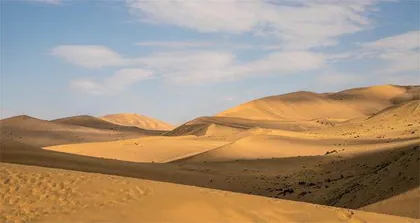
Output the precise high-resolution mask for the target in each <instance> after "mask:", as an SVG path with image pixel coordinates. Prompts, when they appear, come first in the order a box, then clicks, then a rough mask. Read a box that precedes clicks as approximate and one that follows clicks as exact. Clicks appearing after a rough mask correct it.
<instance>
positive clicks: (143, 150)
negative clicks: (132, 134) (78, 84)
mask: <svg viewBox="0 0 420 223" xmlns="http://www.w3.org/2000/svg"><path fill="white" fill-rule="evenodd" d="M226 143H228V142H225V141H215V140H200V139H198V138H197V137H194V136H187V137H171V138H166V137H159V136H156V137H145V138H138V139H129V140H119V141H112V142H99V143H98V142H97V143H83V144H70V145H58V146H52V147H46V148H44V149H47V150H54V151H59V152H66V153H72V154H79V155H86V156H93V157H101V158H108V159H118V160H125V161H133V162H156V163H163V162H169V161H172V160H176V159H181V158H184V157H188V156H192V155H195V154H198V153H202V152H205V151H207V150H209V149H213V148H215V147H219V146H221V145H224V144H226Z"/></svg>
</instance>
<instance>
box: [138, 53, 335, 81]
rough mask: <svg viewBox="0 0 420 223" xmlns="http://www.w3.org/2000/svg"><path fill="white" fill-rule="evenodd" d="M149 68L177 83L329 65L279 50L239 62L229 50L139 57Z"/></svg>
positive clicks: (313, 55) (323, 58) (316, 57)
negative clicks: (252, 59) (255, 58)
mask: <svg viewBox="0 0 420 223" xmlns="http://www.w3.org/2000/svg"><path fill="white" fill-rule="evenodd" d="M138 61H139V62H140V63H144V66H145V67H146V69H148V70H153V72H154V73H156V74H159V75H160V76H162V77H163V79H164V80H165V81H166V82H171V83H176V84H202V83H210V82H222V81H234V80H239V79H243V78H247V77H252V76H262V75H269V74H273V75H274V74H276V75H285V74H291V73H297V72H301V71H309V70H316V69H320V68H323V67H325V66H326V64H327V57H326V56H325V55H323V54H317V53H313V52H309V51H291V52H277V53H272V54H269V55H267V56H265V57H263V58H261V59H258V60H254V61H250V62H243V63H239V62H238V61H237V60H236V59H235V56H234V55H233V54H232V53H230V52H224V51H195V52H193V51H175V52H168V53H157V54H154V55H151V56H149V57H146V58H142V59H139V60H138Z"/></svg>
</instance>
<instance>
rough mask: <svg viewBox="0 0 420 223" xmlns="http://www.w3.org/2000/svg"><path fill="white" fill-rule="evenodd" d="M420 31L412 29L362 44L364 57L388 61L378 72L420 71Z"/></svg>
mask: <svg viewBox="0 0 420 223" xmlns="http://www.w3.org/2000/svg"><path fill="white" fill-rule="evenodd" d="M419 49H420V31H418V30H416V31H411V32H407V33H403V34H399V35H395V36H390V37H386V38H383V39H380V40H377V41H375V42H369V43H364V44H362V52H363V57H366V58H377V59H380V60H383V61H384V62H386V64H387V65H386V66H384V67H383V68H381V69H380V70H379V71H378V72H381V73H382V72H384V73H399V72H412V71H416V72H420V71H419V68H420V67H419V61H420V51H419Z"/></svg>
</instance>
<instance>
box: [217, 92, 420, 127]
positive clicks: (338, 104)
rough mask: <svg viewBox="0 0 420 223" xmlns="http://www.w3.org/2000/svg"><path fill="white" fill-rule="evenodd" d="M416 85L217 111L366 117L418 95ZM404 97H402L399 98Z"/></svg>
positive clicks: (262, 116)
mask: <svg viewBox="0 0 420 223" xmlns="http://www.w3.org/2000/svg"><path fill="white" fill-rule="evenodd" d="M417 89H418V88H414V87H401V86H393V85H385V86H375V87H368V88H359V89H351V90H346V91H342V92H337V93H330V94H317V93H313V92H295V93H289V94H284V95H278V96H270V97H265V98H261V99H257V100H253V101H251V102H248V103H245V104H242V105H239V106H237V107H234V108H231V109H228V110H226V111H224V112H221V113H219V114H217V116H222V117H240V118H248V119H257V120H311V119H321V118H334V119H351V118H355V117H367V116H370V115H372V114H373V113H376V112H378V111H380V110H382V109H384V108H386V107H388V106H391V105H393V103H396V102H399V101H407V100H412V99H416V98H417V99H418V98H419V91H418V90H417ZM402 98H404V100H401V99H402Z"/></svg>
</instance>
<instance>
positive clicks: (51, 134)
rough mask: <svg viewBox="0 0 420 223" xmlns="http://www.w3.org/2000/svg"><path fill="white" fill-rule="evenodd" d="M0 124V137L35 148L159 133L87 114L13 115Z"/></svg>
mask: <svg viewBox="0 0 420 223" xmlns="http://www.w3.org/2000/svg"><path fill="white" fill-rule="evenodd" d="M98 120H99V122H98ZM0 125H1V135H0V137H1V138H0V139H1V140H7V141H14V142H20V143H23V144H28V145H30V146H35V147H44V146H52V145H61V144H70V143H82V142H103V141H113V140H120V139H126V138H137V137H142V136H146V135H160V134H162V132H159V131H149V130H143V129H138V128H135V127H125V126H117V125H115V124H112V123H107V122H105V121H102V120H100V119H96V118H93V117H89V116H79V117H76V118H66V119H60V120H55V121H47V120H41V119H37V118H33V117H30V116H15V117H11V118H7V119H3V120H0ZM2 149H7V147H6V144H3V145H2Z"/></svg>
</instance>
